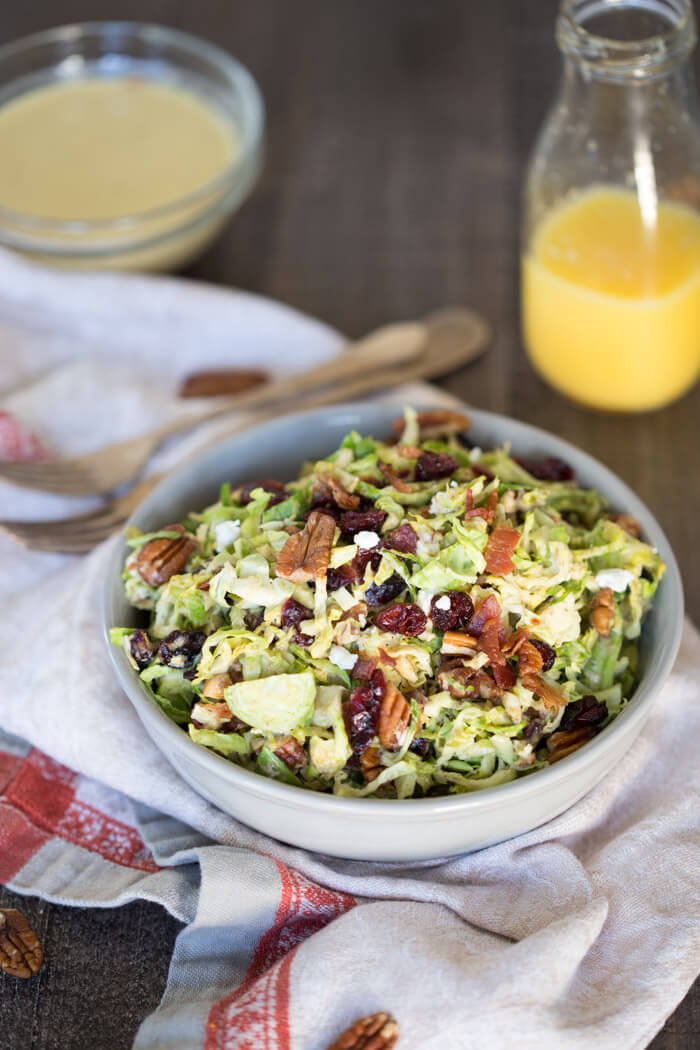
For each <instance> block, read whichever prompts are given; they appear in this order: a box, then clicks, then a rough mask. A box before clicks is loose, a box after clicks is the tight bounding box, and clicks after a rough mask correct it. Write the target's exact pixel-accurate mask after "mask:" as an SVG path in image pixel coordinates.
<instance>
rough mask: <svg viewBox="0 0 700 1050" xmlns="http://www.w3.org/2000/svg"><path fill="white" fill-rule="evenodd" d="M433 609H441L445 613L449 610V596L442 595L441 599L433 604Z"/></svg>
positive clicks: (450, 603)
mask: <svg viewBox="0 0 700 1050" xmlns="http://www.w3.org/2000/svg"><path fill="white" fill-rule="evenodd" d="M435 608H436V609H442V610H443V611H444V612H447V610H448V609H451V608H452V602H451V601H450V598H449V596H448V595H447V594H443V595H442V597H441V598H438V600H437V601H436V602H435Z"/></svg>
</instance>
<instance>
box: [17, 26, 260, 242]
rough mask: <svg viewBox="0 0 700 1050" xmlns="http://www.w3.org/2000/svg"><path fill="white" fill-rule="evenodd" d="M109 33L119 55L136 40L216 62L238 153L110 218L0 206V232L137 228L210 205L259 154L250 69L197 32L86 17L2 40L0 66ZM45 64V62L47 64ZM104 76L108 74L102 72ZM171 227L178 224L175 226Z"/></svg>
mask: <svg viewBox="0 0 700 1050" xmlns="http://www.w3.org/2000/svg"><path fill="white" fill-rule="evenodd" d="M110 36H117V38H118V39H119V40H120V42H121V49H120V53H121V54H127V55H128V54H129V53H130V51H129V49H128V47H126V46H125V44H126V43H127V42H128V41H129V39H138V40H141V41H144V42H146V43H150V44H155V45H159V44H165V45H174V46H177V47H179V48H180V49H181V50H182V51H184V52H188V53H189V54H192V55H195V56H196V57H198V58H201V59H203V60H204V61H206V62H208V63H209V64H210V65H211V66H214V67H216V69H217V71H218V72H219V73H221V74H222V76H224V77H225V79H226V81H227V89H228V90H229V91H231V92H233V93H235V94H237V95H238V96H239V97H240V98H241V99H242V100H243V102H244V106H243V119H242V121H241V127H240V129H239V137H240V143H239V146H240V148H239V150H238V152H237V153H236V154H235V156H234V157H233V159H232V160H230V161H229V163H228V164H227V165H226V167H225V168H224V169H223V170H222V171H220V172H219V173H218V174H217V175H215V176H213V177H212V178H210V179H208V180H207V181H206V182H204V183H202V185H201V186H198V187H197V188H196V189H194V190H191V191H190V192H189V193H187V194H185V195H184V196H182V197H178V198H177V199H176V200H174V201H169V202H168V203H166V204H161V205H157V206H155V207H153V208H146V209H144V210H142V211H138V212H132V213H129V214H125V215H119V216H116V217H113V218H110V219H90V218H81V219H79V218H75V219H52V218H50V217H48V216H39V215H32V214H30V213H28V212H21V211H16V210H14V209H11V208H3V207H0V231H1V232H2V234H3V235H5V234H6V233H11V234H13V235H14V236H15V237H16V236H17V234H16V231H15V230H14V229H13V224H15V225H16V226H17V227H19V228H20V229H26V230H27V231H32V233H33V234H34V235H40V234H41V233H42V232H45V233H47V234H49V233H50V234H52V235H54V236H57V235H64V236H66V237H71V236H74V235H76V234H84V233H86V232H93V231H94V232H103V233H105V234H108V233H110V232H122V231H124V230H129V229H135V230H137V229H138V227H139V226H140V225H141V224H143V223H148V222H150V221H152V220H157V219H163V218H167V216H168V215H169V214H174V213H177V212H179V211H181V210H182V209H184V208H189V207H190V206H193V205H195V206H196V205H197V204H198V203H199V202H200V201H202V200H207V199H208V198H210V197H213V198H214V200H213V206H216V205H217V204H218V203H219V201H220V195H219V196H217V193H218V191H221V193H222V194H223V193H224V191H225V190H226V189H227V188H229V187H232V185H233V184H235V181H236V177H237V175H238V174H239V173H240V172H241V171H243V172H245V171H246V169H247V168H248V166H249V165H250V164H251V162H254V160H255V157H256V155H257V154H258V153H259V151H260V149H261V146H262V140H263V134H264V130H265V103H264V100H263V97H262V93H261V91H260V87H259V85H258V83H257V81H256V79H255V77H254V76H253V74H252V73H251V72H250V70H248V69H247V68H246V67H245V66H244V65H243V64H242V63H241V62H239V60H238V59H236V58H234V57H233V55H231V54H229V52H228V51H225V50H224V49H223V48H221V47H218V46H217V45H216V44H212V43H211V42H210V41H208V40H205V39H203V38H202V37H198V36H195V35H194V34H193V33H187V32H185V31H183V30H180V29H173V28H171V27H170V26H162V25H158V24H156V23H154V22H138V21H135V20H120V19H106V20H97V21H92V22H90V21H87V22H73V23H69V24H66V25H60V26H54V27H52V28H50V29H44V30H41V31H40V32H37V33H30V34H27V35H26V36H21V37H17V39H15V40H11V41H9V42H8V43H7V44H4V45H2V46H1V47H0V70H1V69H2V64H3V63H4V61H5V60H6V59H10V58H15V57H17V56H18V55H21V54H22V53H23V52H28V51H30V50H31V49H32V48H35V47H42V46H46V45H51V44H66V43H68V44H75V45H76V46H78V45H79V44H80V42H81V41H82V40H84V39H87V38H97V39H101V38H102V37H106V38H109V37H110ZM65 57H67V56H64V57H63V58H62V61H63V60H65ZM170 64H171V65H172V66H173V68H178V67H177V64H176V63H175V62H171V63H170ZM46 68H51V67H50V66H47V67H46ZM123 75H124V74H122V73H120V74H117V75H115V76H114V79H119V78H120V77H122V76H123ZM84 79H86V77H85V75H84V74H80V73H79V74H78V75H77V76H68V77H66V78H65V79H63V80H61V81H59V83H62V84H63V83H76V82H78V81H80V80H84ZM105 79H108V78H107V77H105ZM10 83H11V81H10ZM23 94H25V92H23V93H22V94H20V95H19V96H16V97H20V98H21V97H22V95H23ZM2 105H4V103H3V104H2ZM0 108H2V107H1V105H0ZM201 218H202V215H198V216H197V217H196V220H195V221H198V220H199V219H201ZM176 228H177V229H179V226H178V227H176ZM172 232H173V231H171V230H167V231H166V232H165V233H163V234H162V235H157V236H159V237H160V236H170V235H171V234H172ZM139 243H140V242H139ZM22 247H23V248H24V250H29V248H30V247H31V248H32V249H33V250H35V251H37V250H41V251H44V252H47V253H48V252H50V249H51V244H50V243H49V244H47V245H46V246H45V247H44V246H41V247H40V246H39V245H34V244H32V245H31V246H30V245H22ZM53 247H54V250H55V253H56V254H64V253H65V251H66V249H67V248H69V247H72V250H73V251H74V252H75V253H76V254H80V255H82V254H90V255H94V254H101V253H102V252H103V251H105V250H112V251H113V250H114V246H113V245H112V246H106V247H102V248H96V247H95V246H91V247H86V248H85V249H83V247H82V246H81V245H79V244H75V245H72V246H71V243H70V241H68V242H67V243H66V244H55V245H54V246H53ZM116 247H117V249H118V250H133V244H132V243H131V242H129V243H125V244H124V246H123V247H122V244H121V242H118V244H117V245H116Z"/></svg>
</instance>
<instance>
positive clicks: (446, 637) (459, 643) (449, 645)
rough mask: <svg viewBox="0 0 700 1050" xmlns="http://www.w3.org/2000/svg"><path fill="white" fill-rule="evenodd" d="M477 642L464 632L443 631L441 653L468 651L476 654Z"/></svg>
mask: <svg viewBox="0 0 700 1050" xmlns="http://www.w3.org/2000/svg"><path fill="white" fill-rule="evenodd" d="M478 646H479V642H478V640H477V639H476V638H474V637H473V635H471V634H467V633H466V632H465V631H445V633H444V634H443V636H442V646H441V648H440V652H441V653H454V652H464V651H465V650H470V651H471V652H476V650H477V648H478Z"/></svg>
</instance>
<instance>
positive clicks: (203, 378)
mask: <svg viewBox="0 0 700 1050" xmlns="http://www.w3.org/2000/svg"><path fill="white" fill-rule="evenodd" d="M267 379H268V375H267V372H260V371H259V370H258V369H226V370H223V369H212V370H209V371H203V372H193V373H192V375H189V376H187V378H186V379H185V380H184V382H183V383H182V386H181V387H180V397H231V396H232V395H233V394H242V393H243V391H244V390H252V389H253V387H256V386H260V384H261V383H264V382H265V381H266V380H267Z"/></svg>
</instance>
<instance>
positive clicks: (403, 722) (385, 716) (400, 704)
mask: <svg viewBox="0 0 700 1050" xmlns="http://www.w3.org/2000/svg"><path fill="white" fill-rule="evenodd" d="M410 721H411V708H410V706H409V703H408V701H407V700H406V697H405V696H404V695H403V693H400V692H399V690H398V689H397V688H396V686H395V685H394V684H393V683H392V682H387V683H386V691H385V693H384V699H383V700H382V706H381V707H380V708H379V725H378V728H377V733H378V735H379V741H380V743H381V745H382V747H384V748H386V750H387V751H396V750H397V749H398V748H399V747H400V746H401V740H402V738H403V735H404V733H405V732H406V728H407V726H408V723H409V722H410Z"/></svg>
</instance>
